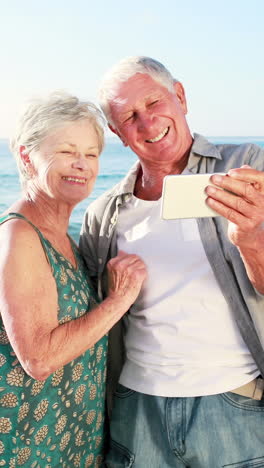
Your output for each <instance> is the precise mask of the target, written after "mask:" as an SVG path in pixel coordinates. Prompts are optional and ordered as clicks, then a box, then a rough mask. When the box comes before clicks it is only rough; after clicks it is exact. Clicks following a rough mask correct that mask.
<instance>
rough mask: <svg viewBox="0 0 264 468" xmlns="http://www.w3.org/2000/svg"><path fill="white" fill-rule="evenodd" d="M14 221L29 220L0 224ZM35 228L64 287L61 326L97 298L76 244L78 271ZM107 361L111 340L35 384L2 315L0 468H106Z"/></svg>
mask: <svg viewBox="0 0 264 468" xmlns="http://www.w3.org/2000/svg"><path fill="white" fill-rule="evenodd" d="M11 218H23V219H25V218H24V217H23V216H22V215H20V214H17V213H10V214H9V215H7V216H5V217H2V218H0V224H1V223H3V222H5V221H7V220H8V219H11ZM26 221H28V220H26ZM28 222H29V221H28ZM29 223H30V222H29ZM30 224H31V223H30ZM32 226H33V225H32ZM33 227H34V229H35V230H36V232H37V233H38V235H39V238H40V240H41V243H42V246H43V249H44V251H45V253H46V256H47V260H48V262H49V263H50V266H51V269H52V273H53V275H54V278H55V281H56V284H57V291H58V321H59V323H60V324H62V323H65V322H68V321H70V320H74V319H76V318H77V317H81V316H82V315H84V314H86V313H87V312H88V311H89V310H90V309H91V308H93V307H94V306H95V305H96V304H97V302H98V298H97V296H96V294H95V292H94V290H93V288H92V286H91V285H90V284H89V281H88V275H87V270H86V266H85V264H84V261H83V259H82V257H81V256H80V254H79V252H78V249H77V247H76V246H75V244H74V243H73V242H72V245H73V249H74V253H75V257H76V261H77V263H78V266H77V268H76V269H75V268H74V267H73V266H72V264H71V263H70V262H69V261H68V260H67V259H66V258H65V257H63V256H62V255H61V254H60V253H59V252H57V251H56V250H55V249H54V248H53V247H52V245H51V244H50V242H49V241H48V240H47V239H45V238H44V236H43V235H42V234H41V232H40V231H39V230H38V229H37V228H36V227H35V226H33ZM36 267H37V264H36ZM40 300H41V298H40ZM0 312H1V311H0ZM106 354H107V336H104V337H103V338H102V339H101V340H99V341H98V343H96V344H95V345H94V346H93V347H92V348H90V349H89V350H87V351H86V352H85V353H84V354H82V355H81V356H79V357H78V358H76V359H74V360H73V361H71V362H70V363H69V364H67V365H65V366H63V367H61V368H60V369H58V370H57V371H56V372H54V373H53V374H52V375H50V376H49V377H48V378H47V379H46V380H45V381H38V380H34V379H33V378H31V377H30V376H29V375H28V374H26V373H25V371H24V370H23V368H22V367H21V365H20V364H19V362H18V359H17V357H16V355H15V353H14V351H13V349H12V346H11V344H10V343H9V339H8V336H7V334H6V332H5V329H4V325H3V322H2V319H1V314H0V467H1V466H4V467H8V468H9V467H20V466H21V467H24V468H48V467H50V468H56V467H58V468H74V467H80V468H86V467H99V466H101V463H102V454H103V445H104V409H105V403H104V402H105V377H106Z"/></svg>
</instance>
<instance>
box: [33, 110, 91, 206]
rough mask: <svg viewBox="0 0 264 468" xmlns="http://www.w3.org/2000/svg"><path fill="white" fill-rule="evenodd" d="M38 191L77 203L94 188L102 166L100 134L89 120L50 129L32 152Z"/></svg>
mask: <svg viewBox="0 0 264 468" xmlns="http://www.w3.org/2000/svg"><path fill="white" fill-rule="evenodd" d="M32 160H33V164H34V168H35V175H34V178H33V187H34V190H37V191H41V192H44V193H45V194H47V195H48V196H49V197H51V198H53V199H56V200H57V201H63V202H66V203H69V204H73V205H75V204H76V203H78V202H80V201H81V200H83V199H84V198H86V197H87V196H88V195H89V194H90V193H91V191H92V189H93V185H94V182H95V179H96V177H97V174H98V167H99V143H98V136H97V133H96V131H95V129H94V127H93V126H92V124H91V123H90V122H89V121H88V120H85V119H83V120H79V121H77V122H69V123H66V124H64V125H63V126H61V127H59V128H57V129H55V130H54V131H53V132H50V133H49V135H48V136H47V137H46V138H45V139H44V140H43V142H42V143H41V145H40V147H39V150H38V151H35V152H34V154H33V155H32Z"/></svg>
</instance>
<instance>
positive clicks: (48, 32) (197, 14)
mask: <svg viewBox="0 0 264 468" xmlns="http://www.w3.org/2000/svg"><path fill="white" fill-rule="evenodd" d="M263 20H264V2H263V0H250V1H249V0H221V1H215V0H208V1H207V0H199V1H198V0H184V1H182V0H152V1H150V0H133V1H131V2H129V1H128V2H126V1H124V0H74V1H73V0H45V1H41V0H23V1H21V0H12V1H9V2H7V1H6V0H0V44H1V46H0V67H1V75H0V76H1V87H0V102H1V108H0V109H1V111H0V138H8V137H9V136H10V135H11V134H12V130H13V128H14V125H15V121H16V119H17V115H18V114H19V112H20V111H21V108H22V107H23V105H24V102H25V100H26V99H28V98H30V97H31V96H34V95H38V94H43V93H44V94H45V93H47V92H50V91H54V90H55V89H64V90H66V91H68V92H70V93H74V94H76V95H78V96H79V97H81V98H85V99H90V100H92V101H94V102H96V92H97V88H98V84H99V82H100V80H101V78H102V76H103V75H104V73H105V72H106V71H107V70H108V69H109V68H110V67H111V66H112V65H114V64H115V63H116V62H118V61H119V60H120V59H122V58H124V57H126V56H129V55H148V56H150V57H153V58H155V59H157V60H159V61H161V62H162V63H163V64H164V65H165V66H167V68H168V69H169V70H170V71H171V73H172V74H173V75H174V76H175V78H177V79H178V80H180V81H181V82H182V83H183V85H184V87H185V91H186V95H187V100H188V107H189V112H188V122H189V124H190V128H191V131H195V132H198V133H202V134H204V135H205V136H263V135H264V118H263V112H264V60H263V46H264V26H263V24H264V23H263Z"/></svg>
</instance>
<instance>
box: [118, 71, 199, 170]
mask: <svg viewBox="0 0 264 468" xmlns="http://www.w3.org/2000/svg"><path fill="white" fill-rule="evenodd" d="M174 89H175V92H173V93H171V92H170V91H169V90H168V89H167V88H165V87H164V86H162V85H161V84H159V83H158V82H156V81H154V80H153V79H152V78H151V77H150V76H149V75H147V74H142V73H137V74H135V75H134V76H132V77H131V78H129V80H127V81H126V82H124V83H122V84H121V86H120V87H119V90H118V94H117V96H116V98H115V99H114V100H113V101H112V102H111V103H110V110H111V116H112V120H113V122H114V125H115V131H116V133H117V134H118V135H119V136H120V138H121V139H122V141H123V142H124V143H125V144H126V145H128V146H130V148H131V149H132V150H133V151H134V152H135V153H136V154H137V155H138V156H139V159H141V160H142V161H152V162H159V164H162V163H163V162H164V163H165V164H166V163H168V162H171V161H177V160H180V159H181V157H182V156H183V155H184V154H185V153H186V151H187V149H188V148H189V147H190V144H191V135H190V131H189V128H188V125H187V122H186V118H185V115H186V113H187V107H186V100H185V95H184V90H183V87H182V85H181V84H180V83H176V84H175V86H174Z"/></svg>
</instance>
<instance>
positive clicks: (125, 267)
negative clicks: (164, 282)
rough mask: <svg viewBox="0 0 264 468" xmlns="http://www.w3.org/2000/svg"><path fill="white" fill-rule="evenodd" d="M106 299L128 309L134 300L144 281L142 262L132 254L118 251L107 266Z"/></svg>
mask: <svg viewBox="0 0 264 468" xmlns="http://www.w3.org/2000/svg"><path fill="white" fill-rule="evenodd" d="M107 270H108V297H111V298H112V299H117V300H120V299H121V301H122V302H123V303H124V304H127V308H129V307H130V306H131V305H132V304H133V303H134V302H135V300H136V298H137V297H138V295H139V292H140V289H141V287H142V283H143V281H144V280H145V279H146V276H147V271H146V266H145V264H144V262H143V261H142V260H141V258H140V257H138V256H137V255H134V254H126V253H125V252H122V251H120V252H119V253H118V255H117V256H116V257H114V258H112V259H111V260H109V262H108V264H107Z"/></svg>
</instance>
